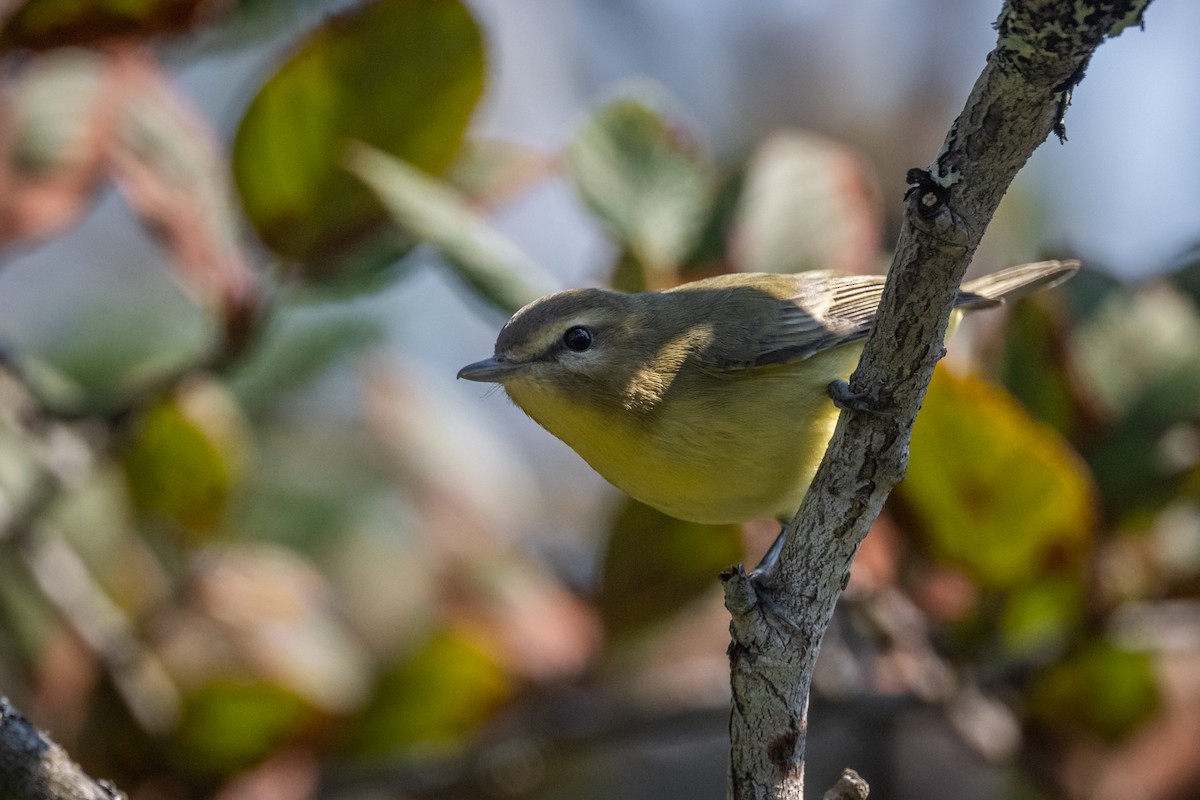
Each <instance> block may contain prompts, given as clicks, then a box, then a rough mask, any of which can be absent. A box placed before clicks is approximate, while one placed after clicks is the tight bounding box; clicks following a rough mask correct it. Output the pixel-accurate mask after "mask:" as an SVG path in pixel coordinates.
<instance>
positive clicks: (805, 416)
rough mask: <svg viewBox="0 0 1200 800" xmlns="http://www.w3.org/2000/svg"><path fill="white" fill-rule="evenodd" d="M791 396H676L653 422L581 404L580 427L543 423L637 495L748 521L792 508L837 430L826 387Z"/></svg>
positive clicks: (664, 507)
mask: <svg viewBox="0 0 1200 800" xmlns="http://www.w3.org/2000/svg"><path fill="white" fill-rule="evenodd" d="M786 397H787V399H788V402H786V403H779V402H774V403H772V402H768V401H764V402H763V403H754V402H749V401H747V399H746V396H745V395H744V394H743V395H741V397H740V403H739V404H738V405H737V406H736V407H735V408H734V409H729V408H727V407H726V408H725V410H724V411H722V412H721V413H715V412H713V411H712V410H711V409H705V408H697V407H695V406H692V407H689V404H691V403H692V402H693V401H690V400H687V399H683V398H678V399H677V402H679V403H681V405H673V406H672V409H671V413H669V414H667V415H665V416H660V417H659V418H658V419H655V420H654V421H653V422H652V423H651V424H645V423H637V424H628V423H626V422H624V421H618V420H613V419H612V418H611V416H606V415H603V414H595V415H594V418H593V415H592V414H591V413H590V412H588V411H587V410H583V409H576V410H575V413H574V414H573V415H572V424H569V425H566V426H564V425H562V424H561V421H559V423H560V424H557V425H553V426H551V425H548V424H546V423H545V422H543V423H542V424H543V426H544V427H546V428H547V429H548V430H550V432H551V433H553V434H554V435H556V436H558V437H559V438H560V439H562V440H563V441H564V442H566V443H567V444H568V445H569V446H570V447H571V448H572V449H573V450H575V452H577V453H578V454H579V455H580V456H582V457H583V459H584V460H585V461H587V462H588V463H589V464H590V465H591V466H592V468H593V469H595V470H596V471H597V472H599V473H600V474H601V475H602V476H604V478H605V479H607V480H608V481H609V482H610V483H612V484H614V485H615V486H617V487H618V488H619V489H621V490H623V491H625V492H626V493H627V494H629V495H630V496H631V497H633V498H634V499H636V500H639V501H641V502H643V503H646V504H647V505H650V506H653V507H654V508H657V509H658V510H660V511H662V512H664V513H666V514H669V515H671V516H673V517H678V518H680V519H685V520H691V521H693V522H703V523H709V524H722V523H730V522H743V521H745V520H750V519H758V518H764V517H786V516H789V515H791V514H792V513H793V512H794V511H795V510H796V509H797V508H798V507H799V506H800V501H801V500H802V499H803V498H804V493H805V491H807V489H808V485H809V482H810V481H811V480H812V475H813V472H814V471H815V469H816V466H817V463H818V462H819V461H820V458H821V455H822V454H823V453H824V450H825V446H826V444H827V443H828V441H829V437H830V435H831V434H832V432H833V425H834V423H835V422H836V419H837V415H836V409H835V408H834V406H833V404H832V403H831V402H830V401H829V399H828V398H827V397H826V396H825V394H824V392H823V391H822V392H820V393H819V394H817V393H812V394H810V395H809V396H803V395H802V396H799V397H798V396H797V395H796V394H795V393H792V394H789V395H786ZM709 400H710V401H711V398H709ZM694 402H697V403H703V402H704V401H703V400H696V401H694ZM534 418H535V419H537V416H536V414H535V415H534ZM697 419H699V420H703V421H704V422H703V424H701V425H696V424H693V421H694V420H697ZM540 421H541V420H539V422H540Z"/></svg>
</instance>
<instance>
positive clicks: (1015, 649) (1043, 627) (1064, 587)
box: [1000, 578, 1085, 656]
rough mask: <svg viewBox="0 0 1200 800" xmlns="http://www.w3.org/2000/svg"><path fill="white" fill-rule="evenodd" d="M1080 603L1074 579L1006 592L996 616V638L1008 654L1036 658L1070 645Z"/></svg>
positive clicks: (1080, 585) (1079, 587) (1081, 591)
mask: <svg viewBox="0 0 1200 800" xmlns="http://www.w3.org/2000/svg"><path fill="white" fill-rule="evenodd" d="M1084 599H1085V598H1084V585H1083V581H1081V580H1079V579H1078V578H1074V579H1066V580H1063V579H1059V578H1049V579H1047V580H1041V581H1036V582H1034V583H1031V584H1029V585H1027V586H1021V587H1018V588H1016V589H1014V590H1012V591H1011V592H1009V593H1008V594H1007V595H1006V596H1005V597H1004V603H1003V606H1002V608H1001V612H1000V635H1001V638H1002V639H1003V641H1004V645H1005V647H1006V649H1007V650H1008V652H1009V653H1011V654H1013V655H1016V656H1025V655H1036V654H1038V653H1040V652H1042V651H1044V650H1047V649H1050V648H1057V647H1060V646H1061V645H1062V643H1063V642H1065V641H1070V639H1071V638H1072V637H1071V636H1070V633H1071V632H1072V631H1074V630H1075V629H1076V628H1077V627H1078V625H1079V624H1080V622H1082V620H1083V612H1084Z"/></svg>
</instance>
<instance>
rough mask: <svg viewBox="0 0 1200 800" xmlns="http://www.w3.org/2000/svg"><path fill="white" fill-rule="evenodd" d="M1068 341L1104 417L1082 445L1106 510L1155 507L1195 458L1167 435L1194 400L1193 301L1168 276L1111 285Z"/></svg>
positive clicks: (1199, 393)
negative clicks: (1137, 284)
mask: <svg viewBox="0 0 1200 800" xmlns="http://www.w3.org/2000/svg"><path fill="white" fill-rule="evenodd" d="M1072 344H1073V345H1074V348H1073V352H1074V353H1075V354H1076V356H1077V362H1076V363H1077V364H1078V366H1079V367H1080V369H1079V373H1080V377H1081V378H1082V380H1083V382H1084V385H1085V386H1086V388H1087V392H1088V397H1089V399H1090V400H1091V402H1092V403H1093V404H1094V405H1096V406H1099V407H1100V408H1102V409H1103V410H1104V411H1106V412H1107V416H1108V418H1109V419H1110V420H1111V423H1110V425H1109V427H1108V428H1107V429H1106V430H1103V431H1102V432H1101V435H1092V436H1091V437H1089V440H1088V442H1087V446H1086V448H1085V450H1084V455H1085V456H1086V458H1087V459H1088V463H1089V464H1090V465H1091V467H1092V470H1093V472H1094V474H1095V476H1096V482H1097V485H1098V486H1099V487H1100V491H1101V497H1102V498H1103V499H1104V503H1105V507H1106V511H1107V512H1108V514H1110V515H1112V516H1113V517H1115V518H1118V519H1127V518H1129V517H1130V516H1134V515H1137V514H1139V513H1141V512H1144V511H1154V510H1156V509H1158V508H1161V507H1162V506H1163V505H1164V504H1166V503H1169V502H1170V501H1171V500H1172V499H1173V498H1174V497H1176V496H1177V493H1178V491H1179V488H1180V486H1181V484H1182V482H1183V481H1184V480H1186V477H1185V476H1186V472H1187V471H1188V470H1189V469H1191V468H1194V466H1195V462H1194V458H1193V457H1191V456H1188V455H1187V454H1186V452H1185V453H1184V454H1182V455H1183V459H1182V460H1180V458H1179V457H1178V455H1176V454H1172V452H1171V451H1172V448H1171V447H1170V443H1169V441H1168V438H1169V436H1170V435H1171V434H1172V432H1175V431H1178V432H1182V433H1184V435H1185V436H1187V435H1188V434H1187V430H1188V429H1189V426H1192V425H1194V422H1195V420H1196V409H1197V408H1200V313H1197V307H1196V305H1195V304H1194V303H1193V302H1192V301H1191V299H1190V298H1188V297H1187V296H1186V295H1184V294H1183V293H1182V292H1180V291H1178V290H1176V289H1174V288H1171V287H1170V286H1169V285H1167V284H1155V285H1152V286H1150V287H1148V288H1146V289H1143V290H1141V291H1138V292H1136V293H1119V294H1118V293H1113V294H1111V295H1110V296H1109V297H1108V299H1107V301H1106V302H1105V303H1104V304H1103V306H1101V307H1100V308H1099V309H1098V310H1097V311H1096V313H1095V314H1094V315H1093V317H1092V319H1091V320H1090V321H1089V322H1088V324H1087V325H1086V326H1083V327H1081V328H1079V329H1077V330H1076V331H1075V336H1074V339H1073V342H1072ZM1186 449H1187V448H1185V451H1186ZM1189 462H1190V463H1189Z"/></svg>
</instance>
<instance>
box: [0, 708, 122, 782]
mask: <svg viewBox="0 0 1200 800" xmlns="http://www.w3.org/2000/svg"><path fill="white" fill-rule="evenodd" d="M124 797H125V795H124V794H122V793H121V792H119V791H117V789H116V788H115V787H114V786H113V785H112V784H110V783H108V782H107V781H96V780H92V779H91V778H90V777H88V776H87V774H86V773H84V771H83V770H81V769H80V768H79V765H78V764H76V763H75V762H74V761H72V760H71V757H70V756H68V755H67V753H66V751H65V750H63V749H62V748H61V747H59V746H58V745H57V744H55V743H54V742H52V741H50V738H49V737H48V736H46V734H44V733H42V732H41V731H39V730H38V729H37V728H35V727H34V726H33V725H32V724H31V723H30V722H29V720H27V719H25V717H23V716H22V715H21V714H20V712H18V711H17V710H16V709H15V708H13V707H12V705H11V704H10V703H9V702H8V698H5V697H0V799H2V800H123V799H124Z"/></svg>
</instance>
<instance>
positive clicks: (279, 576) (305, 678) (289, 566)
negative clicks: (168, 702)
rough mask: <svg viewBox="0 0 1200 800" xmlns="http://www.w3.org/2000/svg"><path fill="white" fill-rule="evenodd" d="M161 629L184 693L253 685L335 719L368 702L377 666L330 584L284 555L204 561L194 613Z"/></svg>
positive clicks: (192, 596)
mask: <svg viewBox="0 0 1200 800" xmlns="http://www.w3.org/2000/svg"><path fill="white" fill-rule="evenodd" d="M156 627H157V629H158V631H159V637H158V647H159V651H160V653H161V654H162V657H163V660H164V661H166V663H167V664H168V668H169V669H170V670H171V672H172V674H173V675H174V676H175V677H176V679H177V680H178V681H179V683H180V684H181V685H182V686H183V687H184V689H185V690H187V689H191V688H195V687H198V686H202V685H204V684H205V683H206V682H208V681H211V680H214V679H216V678H221V677H228V676H229V675H244V676H248V677H252V678H255V679H258V680H262V681H269V682H271V683H273V684H274V685H276V686H280V687H285V688H287V689H288V690H289V691H291V692H294V693H295V694H296V695H298V696H299V697H302V698H304V699H305V700H306V701H307V702H308V703H310V704H311V705H312V706H314V707H316V708H319V709H323V710H325V711H329V712H331V713H345V712H348V711H350V710H352V709H354V708H357V707H358V705H359V704H360V703H361V702H362V701H363V700H364V699H365V697H366V693H367V690H368V680H369V672H370V666H369V656H368V655H367V653H366V652H365V651H364V650H363V648H362V646H361V645H360V644H359V642H358V641H357V639H356V638H354V637H353V636H352V635H351V633H350V632H349V631H348V630H347V629H346V628H345V626H344V625H343V623H342V622H341V620H339V619H338V618H337V614H336V612H335V610H334V598H333V597H332V596H331V593H330V589H329V586H328V584H327V583H326V581H325V578H324V576H322V575H321V573H320V572H318V571H317V570H316V568H315V567H313V566H312V564H311V563H309V562H308V561H307V560H306V559H304V558H303V557H302V556H301V555H299V554H298V553H296V552H295V551H292V550H288V549H286V548H284V547H280V546H276V545H270V544H265V543H257V544H249V543H246V544H240V545H229V546H225V547H221V548H209V549H207V550H204V551H202V552H200V553H198V554H197V556H196V558H195V559H194V563H193V567H192V580H191V591H190V592H189V604H188V605H187V606H186V607H184V608H181V609H179V610H178V611H175V612H171V613H169V614H165V615H163V616H162V617H161V618H160V619H159V620H158V624H157V626H156Z"/></svg>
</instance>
